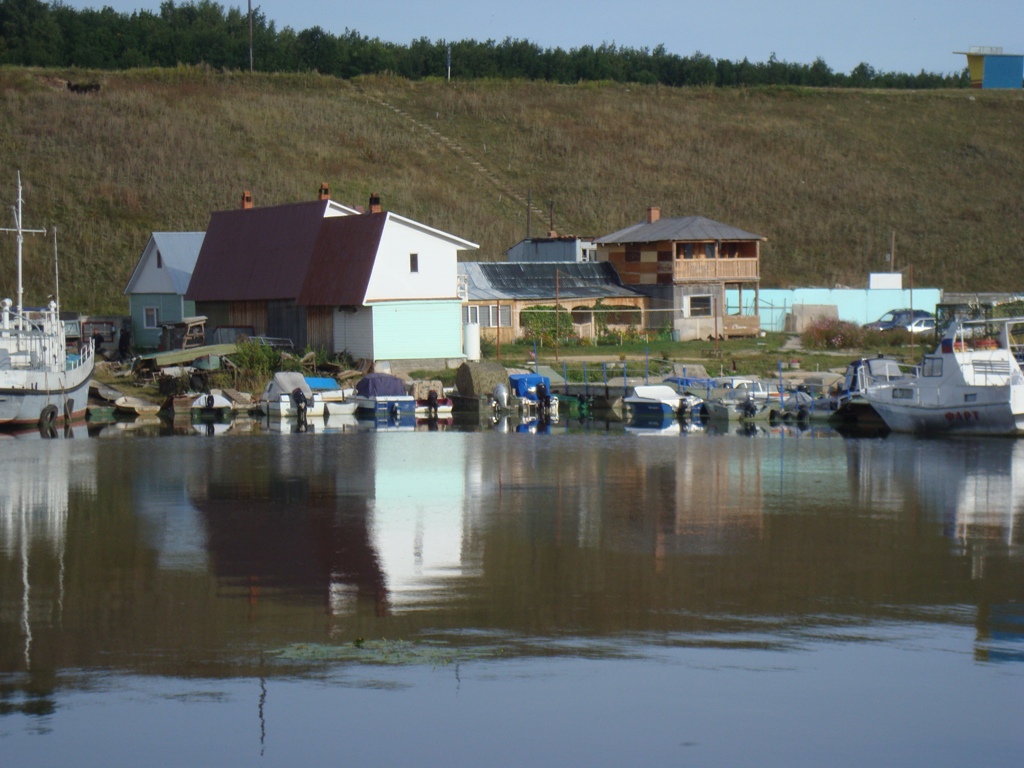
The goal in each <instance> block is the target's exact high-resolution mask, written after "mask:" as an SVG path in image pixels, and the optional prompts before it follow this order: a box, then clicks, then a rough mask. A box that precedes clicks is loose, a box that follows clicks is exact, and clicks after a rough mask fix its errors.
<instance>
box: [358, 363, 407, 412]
mask: <svg viewBox="0 0 1024 768" xmlns="http://www.w3.org/2000/svg"><path fill="white" fill-rule="evenodd" d="M352 400H353V401H354V402H355V404H356V409H357V410H358V411H360V412H364V413H365V412H369V413H372V414H373V415H374V417H380V416H383V417H388V416H390V417H392V418H394V419H396V420H400V419H401V418H402V417H403V416H407V415H408V416H412V417H414V418H415V415H416V399H415V398H414V397H413V396H412V395H410V394H408V393H407V392H406V391H405V383H404V382H403V381H402V380H401V379H400V378H398V377H397V376H392V375H391V374H390V373H368V374H366V376H364V377H363V378H361V379H360V380H359V381H358V382H356V388H355V393H354V394H353V395H352Z"/></svg>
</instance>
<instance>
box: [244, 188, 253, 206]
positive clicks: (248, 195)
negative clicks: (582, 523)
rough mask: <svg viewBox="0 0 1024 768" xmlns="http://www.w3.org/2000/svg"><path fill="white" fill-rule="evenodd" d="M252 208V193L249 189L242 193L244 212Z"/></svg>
mask: <svg viewBox="0 0 1024 768" xmlns="http://www.w3.org/2000/svg"><path fill="white" fill-rule="evenodd" d="M250 208H252V192H250V191H249V190H248V189H247V190H245V191H244V192H243V193H242V210H243V211H247V210H249V209H250Z"/></svg>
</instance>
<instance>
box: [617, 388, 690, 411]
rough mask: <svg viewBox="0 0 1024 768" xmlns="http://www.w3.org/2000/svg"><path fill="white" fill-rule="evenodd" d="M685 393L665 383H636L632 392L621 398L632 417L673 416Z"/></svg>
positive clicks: (680, 405)
mask: <svg viewBox="0 0 1024 768" xmlns="http://www.w3.org/2000/svg"><path fill="white" fill-rule="evenodd" d="M684 397H685V395H683V394H681V393H679V392H676V391H675V390H674V389H672V387H670V386H668V385H667V384H638V385H637V386H635V387H633V393H632V394H631V395H630V396H629V397H626V398H623V400H622V403H623V405H626V406H627V407H628V408H629V410H630V413H631V414H632V416H633V418H634V419H637V418H641V417H654V418H661V417H663V416H671V417H675V416H676V415H678V414H679V409H680V407H682V406H683V400H684Z"/></svg>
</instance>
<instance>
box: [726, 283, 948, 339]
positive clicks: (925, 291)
mask: <svg viewBox="0 0 1024 768" xmlns="http://www.w3.org/2000/svg"><path fill="white" fill-rule="evenodd" d="M940 301H942V291H941V290H939V289H938V288H915V289H914V290H913V292H911V291H910V290H909V289H903V290H899V289H886V288H874V289H866V288H863V289H862V288H791V289H790V288H762V289H761V295H760V300H759V302H758V309H759V312H758V315H759V316H760V318H761V329H762V330H765V331H781V330H783V329H784V328H785V320H786V314H787V313H788V312H790V311H792V307H793V305H794V304H824V305H832V306H835V307H836V308H837V311H838V313H839V319H840V320H847V321H849V322H851V323H857V324H858V325H863V324H864V323H870V322H872V321H874V320H877V319H878V318H879V317H881V316H882V315H883V314H885V313H886V312H888V311H889V310H890V309H903V308H905V307H911V306H913V308H914V309H923V310H925V311H927V312H931V313H932V314H935V305H936V304H938V303H939V302H940ZM725 302H726V311H727V312H729V313H731V314H735V313H736V312H738V311H739V310H740V306H739V291H735V290H731V291H726V296H725ZM753 311H754V292H753V291H751V290H749V289H748V290H745V291H743V312H744V313H746V314H752V313H753Z"/></svg>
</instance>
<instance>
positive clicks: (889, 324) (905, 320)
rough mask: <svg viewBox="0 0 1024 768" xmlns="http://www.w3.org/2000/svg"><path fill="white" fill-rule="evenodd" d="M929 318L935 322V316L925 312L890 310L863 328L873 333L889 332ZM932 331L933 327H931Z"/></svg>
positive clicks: (920, 310)
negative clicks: (873, 331)
mask: <svg viewBox="0 0 1024 768" xmlns="http://www.w3.org/2000/svg"><path fill="white" fill-rule="evenodd" d="M925 317H930V318H931V319H932V322H933V323H934V321H935V315H933V314H932V313H931V312H925V311H924V310H923V309H914V310H910V309H890V310H889V311H888V312H886V313H885V314H884V315H882V316H881V317H880V318H878V319H877V320H875V322H873V323H866V324H865V325H864V327H865V328H867V329H869V330H875V331H891V330H894V329H896V328H907V327H908V326H909V325H911V324H912V323H913V322H914V321H915V320H918V319H921V318H925ZM933 330H934V326H933Z"/></svg>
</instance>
